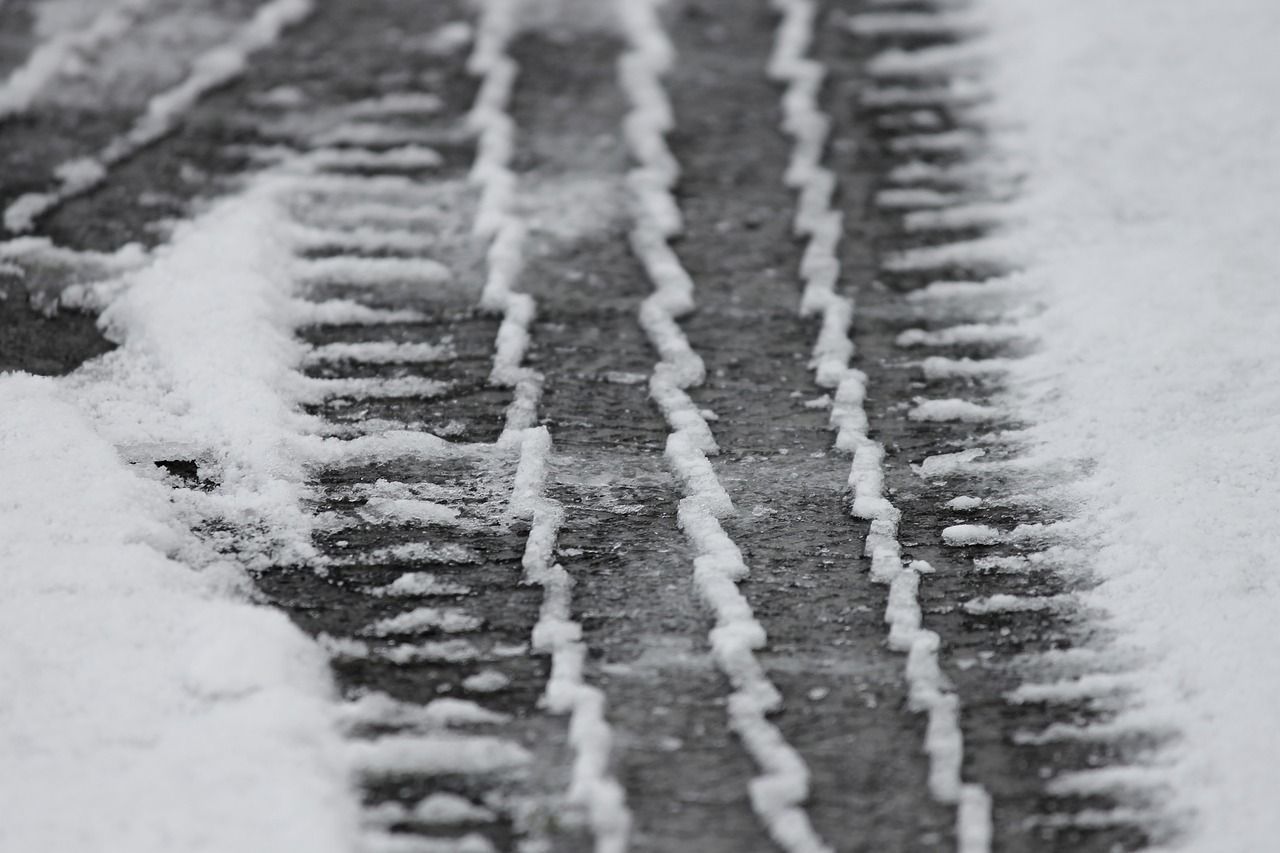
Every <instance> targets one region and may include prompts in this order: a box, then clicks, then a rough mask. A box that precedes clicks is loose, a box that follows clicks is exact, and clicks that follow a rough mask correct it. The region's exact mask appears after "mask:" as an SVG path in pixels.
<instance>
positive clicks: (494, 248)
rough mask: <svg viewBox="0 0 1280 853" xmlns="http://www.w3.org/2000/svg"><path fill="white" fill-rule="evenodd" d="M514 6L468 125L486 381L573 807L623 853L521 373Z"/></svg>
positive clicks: (526, 301) (508, 3) (601, 713)
mask: <svg viewBox="0 0 1280 853" xmlns="http://www.w3.org/2000/svg"><path fill="white" fill-rule="evenodd" d="M515 10H516V3H515V2H513V0H487V2H486V3H485V5H484V7H483V11H482V14H481V18H480V22H479V27H478V31H477V34H476V43H475V47H474V50H473V52H472V54H471V57H470V59H469V62H468V68H469V70H470V71H471V72H472V73H473V74H476V75H479V76H480V77H481V78H482V82H481V85H480V91H479V92H478V94H477V95H476V101H475V105H474V106H473V107H472V110H471V114H470V115H469V116H468V122H469V124H470V126H471V127H472V129H473V130H474V131H475V132H476V133H478V134H479V142H478V146H477V153H476V159H475V163H474V164H473V166H472V169H471V180H472V181H474V182H475V183H476V184H478V185H479V186H480V193H481V196H480V204H479V208H478V210H477V212H476V221H475V233H476V234H477V236H479V237H481V238H484V239H488V240H489V241H490V243H489V250H488V255H487V262H488V271H487V278H486V281H485V284H484V290H483V292H482V294H481V300H480V301H481V305H482V307H485V308H488V309H491V310H496V311H501V312H502V324H501V326H500V327H499V329H498V338H497V347H496V352H495V354H494V359H493V371H492V372H491V374H490V381H492V382H493V383H494V384H496V385H502V386H506V387H511V388H514V389H515V394H514V398H513V400H512V402H511V405H510V406H509V407H508V408H507V420H506V424H505V426H504V427H503V431H502V436H501V437H500V438H499V440H498V443H499V445H504V444H505V445H508V446H511V445H518V446H519V448H520V462H519V464H518V466H517V468H516V476H515V484H514V487H513V489H512V496H511V504H510V513H511V516H512V517H513V518H518V519H521V520H524V521H528V522H529V523H530V530H529V538H528V540H527V541H526V543H525V551H524V559H523V563H522V565H523V567H524V572H525V581H526V582H528V583H531V584H537V585H538V586H541V587H542V591H543V598H542V608H541V612H540V614H539V617H538V622H537V624H536V625H535V626H534V629H533V647H534V648H536V649H538V650H540V651H543V652H546V653H548V654H550V655H551V676H550V679H549V680H548V683H547V689H546V693H545V699H546V704H547V708H548V710H550V711H551V712H552V713H557V714H566V713H567V714H569V715H570V718H569V740H570V743H571V744H572V746H573V750H574V766H573V773H572V779H571V781H570V785H569V791H568V793H567V795H566V798H567V800H568V802H569V803H570V804H571V805H574V806H578V807H581V808H584V809H585V810H586V813H587V817H588V820H589V821H590V824H591V829H592V832H593V834H594V836H595V850H596V853H623V851H625V850H626V848H627V841H628V837H629V835H630V831H631V813H630V811H629V810H628V809H627V805H626V792H625V791H624V790H623V788H622V786H621V785H619V784H618V782H617V780H616V779H614V778H613V777H612V776H611V775H610V773H609V753H610V749H611V747H612V742H613V732H612V730H611V729H610V727H609V723H608V722H607V721H606V719H605V697H604V693H603V692H602V691H601V690H600V689H599V688H597V687H592V686H590V685H587V684H586V683H584V682H583V678H582V669H583V663H584V661H585V659H586V654H587V647H586V646H585V645H584V644H583V642H582V626H581V625H580V624H578V623H577V622H575V621H573V619H572V616H571V613H570V609H571V608H570V603H571V597H572V590H573V578H571V577H570V576H569V573H568V572H566V571H565V570H564V567H562V566H561V565H560V564H559V563H557V562H556V561H555V547H556V539H557V537H558V535H559V532H560V525H561V523H562V521H563V519H564V508H563V507H562V506H561V505H560V503H559V502H558V501H556V500H554V499H553V498H550V497H548V496H547V495H546V480H547V477H546V469H547V462H548V460H549V459H550V457H551V433H550V432H549V431H548V430H547V428H546V427H539V426H535V424H536V422H537V410H538V402H539V400H540V399H541V396H542V384H543V377H542V374H541V373H539V372H538V371H537V370H534V369H532V368H529V367H524V366H523V365H522V362H523V361H524V356H525V352H526V350H527V349H528V346H529V324H530V322H532V320H533V316H534V312H535V310H536V307H537V306H536V304H535V302H534V299H533V297H532V296H530V295H529V294H527V293H520V292H518V291H516V290H515V289H514V285H515V284H516V282H517V280H518V278H519V276H520V272H521V268H522V266H523V254H522V247H523V243H524V238H525V227H524V224H523V223H522V222H521V221H520V219H519V218H518V217H516V216H515V215H514V214H513V213H512V212H511V207H512V201H513V200H514V197H515V192H516V176H515V173H514V172H512V171H511V168H510V162H511V154H512V149H513V146H514V137H515V124H514V122H513V121H512V119H511V116H510V115H509V114H508V113H507V105H508V103H509V101H510V98H511V91H512V88H513V86H514V84H515V80H516V76H517V74H518V73H519V68H518V66H517V65H516V63H515V61H514V60H512V59H511V57H510V56H509V55H507V46H508V44H509V43H510V41H511V38H512V36H513V34H514V33H515V29H516V21H515Z"/></svg>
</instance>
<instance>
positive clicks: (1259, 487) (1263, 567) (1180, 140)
mask: <svg viewBox="0 0 1280 853" xmlns="http://www.w3.org/2000/svg"><path fill="white" fill-rule="evenodd" d="M979 9H980V11H981V12H982V14H983V15H984V16H985V18H986V19H987V20H988V21H989V22H990V23H991V32H990V34H989V39H990V46H991V47H992V48H993V50H992V55H993V56H994V57H995V63H994V68H993V69H992V74H993V79H994V82H995V84H996V89H997V93H998V95H999V106H998V109H999V110H1000V112H1001V116H1000V118H1002V119H1007V120H1009V121H1010V124H1011V125H1013V126H1019V129H1018V130H1017V131H1015V132H1014V133H1013V134H1012V136H1011V139H1010V140H1007V141H1008V142H1010V143H1011V144H1014V145H1017V147H1018V148H1017V150H1018V154H1019V159H1020V160H1023V161H1025V163H1026V166H1027V168H1028V173H1029V181H1028V183H1027V191H1026V196H1025V198H1024V199H1023V200H1022V201H1021V202H1020V203H1019V210H1020V211H1021V213H1022V214H1023V217H1022V219H1023V221H1022V224H1020V225H1018V226H1017V227H1015V228H1014V230H1013V233H1014V235H1015V236H1016V237H1017V238H1018V242H1019V244H1020V245H1021V246H1022V248H1023V251H1022V255H1023V256H1024V257H1027V258H1029V259H1030V261H1029V263H1028V268H1029V272H1030V273H1031V274H1033V275H1034V276H1035V277H1037V278H1040V279H1042V280H1043V281H1044V284H1045V285H1046V286H1047V293H1048V299H1047V302H1048V308H1047V312H1046V314H1045V315H1044V316H1043V318H1042V319H1041V321H1040V322H1039V323H1038V324H1037V325H1038V327H1039V331H1040V337H1041V345H1042V348H1043V349H1042V353H1041V355H1040V356H1038V357H1037V358H1035V359H1033V360H1029V361H1026V362H1023V363H1022V364H1021V365H1020V366H1019V367H1018V368H1017V369H1016V371H1015V374H1014V376H1015V381H1016V384H1017V388H1018V390H1019V392H1020V394H1021V397H1022V402H1023V405H1024V407H1025V408H1026V410H1027V411H1028V412H1029V413H1032V414H1034V415H1036V416H1038V420H1039V424H1040V425H1039V426H1038V427H1036V429H1035V431H1034V435H1035V436H1036V437H1037V438H1038V439H1039V440H1040V442H1041V446H1042V447H1043V448H1044V449H1045V450H1046V451H1048V452H1051V453H1054V454H1057V455H1060V456H1062V457H1066V458H1088V459H1092V460H1095V461H1096V463H1097V469H1096V473H1095V474H1094V475H1093V476H1092V477H1091V478H1090V481H1089V484H1088V485H1089V489H1090V491H1089V499H1088V504H1087V507H1086V512H1087V514H1088V515H1090V516H1092V517H1094V518H1095V519H1096V520H1098V521H1099V522H1101V525H1102V528H1103V530H1104V531H1105V532H1104V535H1103V536H1102V537H1101V539H1100V541H1099V542H1098V546H1099V551H1098V554H1097V557H1096V566H1097V569H1098V571H1099V573H1100V575H1101V577H1102V578H1103V580H1104V583H1103V584H1102V586H1101V587H1100V588H1099V589H1098V590H1097V591H1096V592H1095V593H1092V594H1090V596H1088V598H1089V600H1091V601H1092V603H1094V604H1097V605H1100V606H1104V607H1105V608H1106V609H1108V610H1109V611H1110V612H1111V613H1112V614H1114V617H1115V619H1116V622H1117V623H1118V625H1119V626H1121V627H1122V628H1124V629H1125V630H1127V632H1128V635H1129V636H1128V638H1127V639H1128V640H1130V641H1135V642H1137V643H1139V644H1141V646H1143V647H1145V648H1146V649H1148V650H1150V651H1152V652H1153V653H1155V654H1156V655H1157V656H1162V657H1158V659H1159V660H1160V661H1161V662H1160V663H1159V664H1158V665H1156V666H1155V667H1154V668H1152V669H1150V670H1149V672H1147V674H1146V676H1145V684H1146V693H1147V700H1148V704H1150V705H1152V706H1154V707H1158V709H1159V710H1161V711H1162V712H1164V713H1165V714H1166V715H1167V716H1168V717H1169V718H1171V719H1172V720H1173V721H1174V722H1176V724H1177V725H1178V726H1179V727H1180V728H1181V729H1182V731H1183V732H1184V734H1185V739H1184V741H1183V742H1182V743H1181V745H1180V747H1179V748H1178V750H1177V752H1176V756H1175V757H1176V763H1175V764H1174V766H1172V767H1171V768H1169V769H1168V770H1167V771H1166V772H1165V773H1164V774H1162V778H1165V779H1167V781H1168V782H1169V783H1170V784H1172V786H1173V791H1174V796H1175V803H1176V806H1177V807H1178V808H1180V809H1187V810H1190V811H1192V812H1194V813H1195V814H1196V818H1195V823H1194V826H1193V829H1192V831H1191V832H1190V834H1189V835H1188V837H1187V838H1185V839H1184V840H1182V841H1181V842H1178V843H1179V844H1181V845H1183V847H1184V848H1185V849H1188V850H1194V851H1204V853H1232V852H1233V851H1255V850H1263V849H1271V848H1273V847H1274V846H1275V839H1276V837H1277V835H1280V812H1278V811H1277V810H1276V809H1275V804H1276V803H1277V802H1280V773H1278V772H1277V771H1276V767H1277V761H1280V730H1278V729H1277V727H1276V726H1275V722H1274V716H1275V708H1276V707H1278V706H1280V631H1277V630H1276V627H1275V614H1276V612H1277V611H1280V574H1278V573H1277V572H1276V570H1275V564H1276V561H1277V559H1278V555H1280V526H1277V524H1276V521H1275V516H1276V510H1277V508H1280V337H1278V336H1277V335H1276V330H1277V329H1280V287H1277V284H1278V282H1277V276H1278V275H1280V241H1277V239H1276V234H1277V233H1280V202H1277V199H1280V99H1277V98H1276V94H1275V92H1276V86H1275V84H1276V81H1277V80H1280V54H1278V53H1277V52H1276V49H1275V45H1276V43H1277V41H1278V40H1280V5H1277V4H1275V3H1274V2H1270V0H1215V1H1214V2H1209V0H1187V1H1186V2H1181V3H1167V2H1161V0H1130V1H1129V2H1126V3H1120V4H1117V3H1112V2H1107V0H1049V2H1042V3H1026V2H1024V0H981V2H980V3H979Z"/></svg>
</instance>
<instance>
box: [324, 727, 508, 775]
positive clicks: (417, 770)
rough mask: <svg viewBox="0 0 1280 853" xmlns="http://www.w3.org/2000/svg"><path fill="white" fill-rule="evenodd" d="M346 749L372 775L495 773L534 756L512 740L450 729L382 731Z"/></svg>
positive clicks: (354, 764)
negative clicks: (419, 732)
mask: <svg viewBox="0 0 1280 853" xmlns="http://www.w3.org/2000/svg"><path fill="white" fill-rule="evenodd" d="M346 749H347V752H348V754H349V755H350V758H351V762H352V764H353V766H355V767H357V768H359V769H360V770H361V771H362V772H363V773H365V774H366V775H369V776H374V777H388V776H390V777H395V776H405V775H413V776H423V775H441V774H446V773H449V774H453V773H464V774H483V773H496V772H499V771H504V770H507V771H509V770H514V769H519V768H521V767H524V766H526V765H528V764H529V763H530V762H531V761H532V760H533V756H532V755H531V754H530V753H529V751H528V750H527V749H525V748H524V747H523V746H521V745H520V744H518V743H515V742H514V741H509V740H504V739H502V738H498V737H491V736H488V735H464V734H455V733H453V732H432V733H430V734H394V735H384V736H383V737H380V738H378V739H377V740H357V741H353V742H351V743H348V744H347V745H346Z"/></svg>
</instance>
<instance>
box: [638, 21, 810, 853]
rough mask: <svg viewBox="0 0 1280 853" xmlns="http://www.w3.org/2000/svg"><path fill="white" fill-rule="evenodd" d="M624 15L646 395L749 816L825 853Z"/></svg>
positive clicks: (660, 32) (666, 156) (664, 110)
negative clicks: (723, 681) (721, 680)
mask: <svg viewBox="0 0 1280 853" xmlns="http://www.w3.org/2000/svg"><path fill="white" fill-rule="evenodd" d="M620 11H621V13H622V15H623V29H624V32H625V33H626V35H627V37H628V40H629V42H630V48H631V49H630V50H629V51H628V53H627V54H625V55H624V56H623V57H622V59H621V60H620V62H619V73H620V77H621V81H622V85H623V88H624V90H625V91H626V92H627V94H628V97H629V98H630V100H631V103H632V112H631V113H630V114H629V115H628V116H627V119H626V123H625V128H626V130H625V132H626V136H627V141H628V144H629V145H630V147H631V150H632V154H633V157H634V158H635V160H636V162H637V164H638V165H637V167H636V168H635V169H634V170H633V171H632V172H631V173H630V174H629V176H628V179H629V181H628V182H629V184H630V187H631V190H632V192H633V193H634V210H635V214H634V215H635V225H634V228H633V230H632V232H631V245H632V251H633V252H634V253H635V255H636V257H637V258H638V259H639V261H640V262H641V264H642V265H643V266H644V267H645V272H646V274H647V275H648V277H649V278H650V280H651V281H652V282H653V285H654V293H653V295H652V296H650V297H649V298H648V299H646V300H645V302H644V303H643V304H642V305H641V308H640V324H641V326H642V327H643V328H644V330H645V333H646V334H647V336H648V337H649V340H650V343H651V344H652V345H653V347H654V349H655V350H657V352H658V354H659V356H660V357H661V360H660V361H659V363H658V365H657V366H656V367H655V368H654V371H653V374H652V376H651V378H650V381H649V393H650V396H651V397H652V398H653V399H654V401H655V402H656V403H657V404H658V406H659V408H661V409H662V411H663V414H664V416H665V417H666V419H667V423H668V426H669V427H670V429H671V433H670V435H669V436H668V438H667V446H666V457H667V461H668V463H669V464H670V465H671V466H672V468H673V469H674V471H675V472H676V476H677V478H678V479H680V480H681V481H682V483H683V487H684V489H683V490H684V495H685V496H684V497H683V498H682V499H681V501H680V508H679V513H678V518H679V521H680V527H681V529H682V530H683V531H684V533H685V535H686V536H687V537H688V539H689V541H690V543H691V544H692V545H693V548H694V551H695V553H696V555H697V556H696V557H695V559H694V578H695V584H696V586H697V590H698V593H699V595H700V596H701V597H702V599H703V602H704V603H705V604H706V605H707V606H708V607H709V608H710V609H711V610H712V612H713V613H714V614H715V617H716V627H715V628H714V629H713V630H712V631H711V634H710V641H711V647H712V654H713V656H714V658H715V660H716V663H717V665H718V666H719V667H720V669H721V671H722V672H724V674H725V676H726V677H727V678H728V679H729V681H730V683H731V684H732V686H733V688H734V691H733V693H731V694H730V696H729V700H728V712H729V725H730V727H731V728H732V729H733V731H734V732H735V733H736V734H737V735H738V737H739V738H740V739H741V740H742V742H743V744H744V745H745V747H746V748H747V751H748V752H750V753H751V755H752V758H753V759H754V760H755V762H756V764H757V766H758V768H759V771H760V772H759V775H757V776H756V777H755V778H754V779H753V780H752V781H751V784H750V793H751V805H752V808H753V810H754V811H755V812H756V814H757V815H758V816H759V818H760V820H761V821H762V822H763V823H764V825H765V827H766V828H767V830H768V832H769V834H770V835H771V836H772V838H773V839H774V841H775V842H777V844H778V845H779V846H780V847H782V848H783V849H785V850H789V851H826V850H829V849H830V848H829V847H828V845H827V844H826V842H824V841H823V840H822V839H821V838H819V837H818V835H817V834H816V832H815V831H814V829H813V826H812V825H811V823H810V820H809V816H808V814H807V813H806V811H805V809H804V808H803V803H804V802H805V800H806V799H807V798H808V795H809V771H808V768H807V767H806V766H805V763H804V760H803V759H802V758H801V756H800V755H799V753H797V752H796V750H795V749H794V748H793V747H792V746H791V745H790V744H788V743H787V742H786V740H785V739H784V738H783V736H782V733H781V732H780V731H779V730H778V728H777V727H776V726H774V725H773V724H772V723H771V722H769V720H768V716H767V715H768V714H770V713H771V712H774V711H776V710H778V708H779V706H780V704H781V701H782V696H781V694H780V693H779V692H778V690H777V688H776V687H775V686H774V685H773V683H772V682H771V681H770V679H769V677H768V676H767V675H766V674H765V672H764V670H763V668H762V667H761V665H760V662H759V660H758V658H757V657H756V654H755V653H756V651H758V650H759V649H761V648H763V647H764V646H765V643H766V641H767V640H766V634H765V631H764V628H763V626H762V625H761V624H760V622H759V621H758V620H757V619H756V617H755V615H754V613H753V612H752V609H751V606H750V604H749V603H748V602H747V600H746V598H745V597H744V596H743V595H742V593H741V591H740V590H739V588H738V585H737V584H738V582H739V581H741V580H742V579H743V578H744V577H745V576H746V575H747V573H748V568H747V564H746V562H745V561H744V559H743V556H742V553H741V551H740V550H739V549H738V546H737V545H736V544H735V543H734V542H733V540H732V539H731V538H730V537H729V535H728V534H727V533H726V532H725V530H724V528H723V526H722V525H721V520H722V519H725V518H727V517H728V516H730V515H732V514H733V513H734V511H735V510H734V506H733V503H732V501H731V500H730V498H729V495H728V494H727V493H726V492H725V490H724V487H723V486H722V485H721V484H720V482H719V480H718V479H717V477H716V474H715V471H714V470H713V469H712V466H711V463H710V462H709V460H708V458H707V457H708V455H709V454H715V453H717V452H718V447H717V446H716V442H715V439H714V437H713V436H712V435H711V431H710V428H709V426H708V425H707V421H706V419H705V417H704V416H703V415H702V413H701V412H700V411H699V410H698V409H697V407H696V406H695V405H694V404H693V402H692V400H691V399H690V398H689V395H688V393H687V391H686V389H688V388H691V387H694V386H697V385H700V384H701V383H702V381H703V379H704V377H705V367H704V365H703V362H702V360H701V359H700V358H699V357H698V355H697V354H696V353H695V352H694V351H693V349H692V347H691V346H690V345H689V341H688V339H687V338H686V337H685V334H684V332H683V331H682V330H681V328H680V326H679V325H678V323H677V318H678V317H680V316H681V315H683V314H687V313H688V312H689V311H691V310H692V309H693V290H694V284H693V281H692V279H691V278H690V277H689V275H688V273H687V272H686V271H685V269H684V268H683V266H682V265H681V263H680V261H679V259H678V258H677V257H676V255H675V254H674V253H673V252H672V250H671V248H670V246H669V244H668V242H667V241H668V240H669V239H670V238H671V237H673V236H674V235H676V234H677V233H679V231H680V230H681V227H682V223H681V216H680V212H679V208H678V206H677V203H676V201H675V198H674V196H672V194H671V188H672V187H673V186H674V184H675V182H676V179H677V176H678V174H679V166H678V164H677V162H676V161H675V158H674V156H673V155H672V154H671V152H670V150H669V149H668V147H667V144H666V141H665V138H664V137H665V134H666V133H668V132H670V131H671V130H672V129H673V128H674V127H675V122H674V116H673V114H672V109H671V104H670V102H669V100H668V99H667V96H666V92H665V91H664V88H663V84H662V79H661V78H662V75H663V74H664V73H665V72H667V71H668V70H669V69H670V66H671V64H672V62H673V60H674V55H673V54H674V51H673V47H672V45H671V42H670V41H669V40H668V37H667V35H666V32H665V30H664V28H663V25H662V23H661V21H660V20H659V19H658V16H657V9H656V4H653V3H643V4H635V5H632V4H628V5H626V6H622V7H620Z"/></svg>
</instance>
